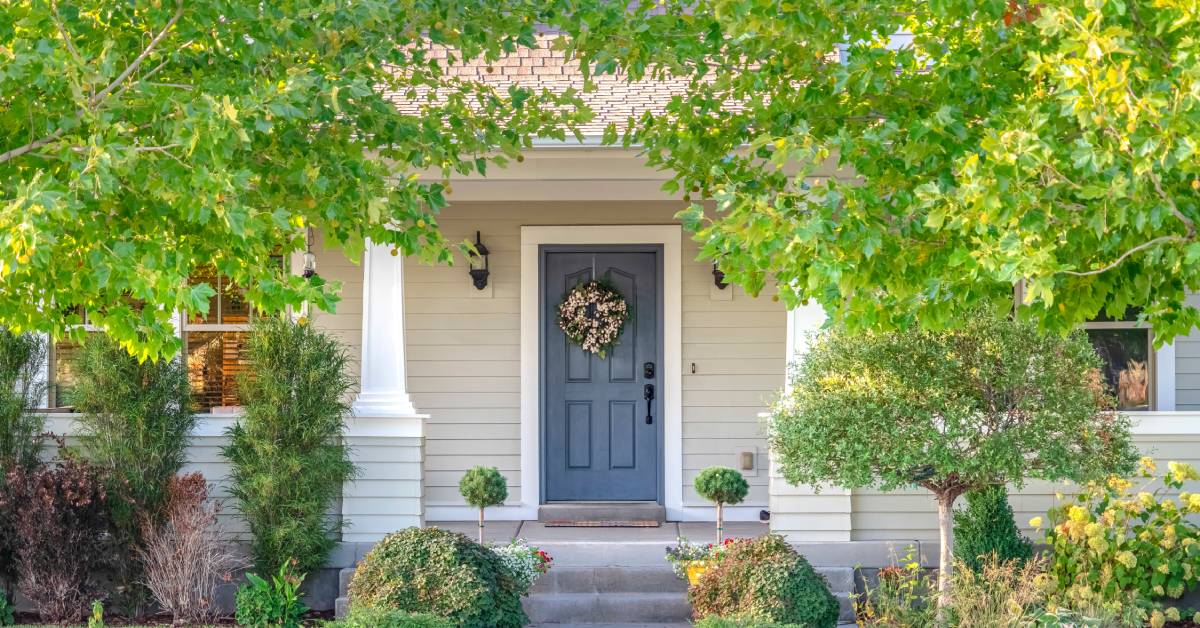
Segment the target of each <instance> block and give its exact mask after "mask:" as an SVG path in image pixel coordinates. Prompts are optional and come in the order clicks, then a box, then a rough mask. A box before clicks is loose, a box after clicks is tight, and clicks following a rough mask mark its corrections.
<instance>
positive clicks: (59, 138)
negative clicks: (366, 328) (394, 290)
mask: <svg viewBox="0 0 1200 628" xmlns="http://www.w3.org/2000/svg"><path fill="white" fill-rule="evenodd" d="M554 9H555V3H543V2H534V1H532V0H511V1H509V0H502V1H498V2H469V1H463V2H457V1H444V0H436V1H435V0H362V1H355V2H330V1H329V0H289V1H286V2H244V1H240V0H188V1H187V2H183V0H150V1H146V2H113V1H111V0H78V1H70V2H67V1H63V2H58V3H56V2H55V0H37V1H34V2H4V3H0V323H3V324H5V325H7V326H9V327H10V328H12V329H13V330H14V331H17V332H20V331H29V330H37V331H45V332H50V333H51V334H53V335H54V336H56V337H58V336H62V335H64V334H66V333H69V332H68V329H69V328H70V326H71V325H73V324H78V323H80V322H82V318H81V317H82V314H81V310H86V312H87V315H88V317H89V321H90V322H91V323H92V324H94V325H97V326H99V327H101V328H103V329H105V330H107V331H108V333H109V334H110V335H112V336H113V337H114V338H116V339H117V340H118V341H120V342H121V344H122V345H123V346H124V347H125V348H126V349H127V350H129V351H131V352H132V353H134V354H135V355H138V356H139V357H141V358H143V359H144V358H146V357H154V356H158V355H160V354H168V355H169V354H171V353H173V352H175V351H176V350H178V342H177V341H176V340H175V338H174V334H173V330H172V326H171V312H172V310H174V309H182V310H189V311H192V312H201V313H203V312H206V311H207V309H208V299H209V296H210V295H212V294H213V288H214V286H212V285H209V284H207V283H202V284H198V285H191V286H189V285H188V281H187V279H188V276H189V275H190V274H191V273H192V271H193V270H195V269H196V268H197V267H198V266H202V265H208V264H212V265H215V267H216V269H217V270H218V271H219V272H220V273H222V274H224V275H225V276H227V277H229V278H230V280H231V281H232V282H234V283H235V284H237V285H240V286H244V287H245V289H246V290H247V297H248V299H249V300H250V302H252V303H253V304H254V305H255V306H257V307H259V308H263V309H266V310H278V309H280V308H282V307H284V306H285V305H288V304H292V305H295V304H299V303H301V302H303V301H305V300H308V301H310V302H313V303H315V304H316V305H318V306H320V307H322V308H326V309H328V308H329V307H331V306H332V305H333V303H334V301H335V300H336V286H334V285H330V284H326V283H325V282H323V281H322V280H321V279H320V278H319V277H312V278H308V279H306V278H303V277H298V276H286V275H284V274H281V273H280V272H279V271H278V270H275V271H272V270H270V269H271V266H272V265H271V264H270V259H271V257H272V256H276V255H281V254H282V255H285V256H286V255H287V254H288V253H291V252H294V251H298V250H302V249H303V247H304V242H305V230H306V229H307V228H308V227H315V228H319V229H320V230H321V231H322V232H323V233H324V234H325V236H326V237H327V238H328V239H330V240H331V241H332V242H334V243H336V244H339V245H341V246H342V247H344V248H345V251H346V254H347V255H348V256H349V257H351V258H352V259H358V257H359V253H360V252H361V250H362V249H363V245H364V239H366V238H370V239H371V240H372V241H375V242H384V243H388V244H391V245H392V246H394V247H395V248H396V249H398V251H399V252H402V253H404V254H412V253H417V254H420V255H421V256H422V257H423V258H424V259H427V260H438V261H446V260H449V259H450V257H451V252H452V250H453V248H454V246H453V245H451V244H448V243H447V242H446V241H445V240H444V239H443V238H442V236H441V235H440V233H439V232H438V229H437V222H436V219H435V216H436V214H437V212H438V210H439V209H440V208H442V207H443V206H444V205H445V203H446V199H445V195H446V193H447V189H446V185H445V184H444V183H440V182H436V181H435V182H422V181H417V180H416V177H415V176H410V174H409V173H411V172H415V171H422V172H424V171H432V172H434V173H441V174H443V175H449V174H450V173H451V172H458V173H468V172H480V173H482V172H484V171H485V169H486V168H487V166H488V165H489V164H499V165H502V164H504V163H505V162H506V161H507V160H509V159H512V158H514V157H516V156H517V155H518V152H519V150H520V149H521V148H523V147H525V146H528V145H529V144H530V138H531V137H535V136H542V137H562V136H563V133H564V129H566V128H570V127H571V126H572V125H573V124H574V123H576V122H578V121H581V120H585V119H586V118H587V116H588V114H587V113H586V111H585V110H583V109H580V108H579V107H578V106H577V105H578V102H577V98H576V97H575V95H574V94H573V93H571V92H566V93H562V94H553V93H549V92H533V91H530V90H525V89H519V88H511V89H508V90H503V89H496V88H494V87H490V86H486V85H483V84H481V83H479V82H477V81H470V80H464V79H462V78H457V77H453V76H448V75H447V74H446V73H444V72H443V69H444V67H445V66H444V62H443V65H439V63H437V62H435V61H434V60H432V59H431V57H430V54H429V46H428V45H427V44H429V43H432V44H435V45H446V46H450V47H451V48H453V49H454V50H455V51H456V52H455V53H453V54H454V57H455V58H460V59H484V60H490V59H496V58H498V57H499V56H500V55H502V54H503V53H506V52H511V51H513V50H515V49H516V48H517V47H518V46H528V45H531V44H533V43H534V32H535V31H534V29H535V25H536V24H538V23H540V22H549V21H551V19H552V18H553V11H554ZM614 10H616V11H617V13H618V14H619V12H620V8H618V9H614ZM434 94H436V95H438V97H437V98H432V97H431V95H434ZM392 97H395V98H405V99H409V100H412V101H416V102H421V103H422V109H421V111H420V112H419V114H418V115H404V114H401V113H400V112H399V111H398V110H397V109H396V107H395V106H394V105H393V102H392V100H390V98H392ZM140 303H147V304H153V306H147V307H144V308H143V307H139V305H138V304H140ZM74 333H78V334H81V333H82V331H81V330H79V331H76V332H74Z"/></svg>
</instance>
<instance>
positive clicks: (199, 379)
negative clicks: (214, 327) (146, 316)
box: [187, 331, 246, 412]
mask: <svg viewBox="0 0 1200 628" xmlns="http://www.w3.org/2000/svg"><path fill="white" fill-rule="evenodd" d="M245 339H246V334H245V332H240V331H192V332H188V333H187V369H188V381H189V382H190V383H191V386H192V396H193V399H194V401H195V403H196V406H197V407H198V408H199V409H200V411H201V412H205V411H208V410H210V409H212V408H215V407H218V406H237V405H241V403H240V402H239V401H238V398H237V378H238V374H239V373H241V372H242V370H243V369H244V368H246V363H245V355H244V349H245Z"/></svg>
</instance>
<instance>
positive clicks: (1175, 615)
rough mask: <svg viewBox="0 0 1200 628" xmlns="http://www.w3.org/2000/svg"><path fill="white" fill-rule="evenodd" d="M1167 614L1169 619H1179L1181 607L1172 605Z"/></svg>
mask: <svg viewBox="0 0 1200 628" xmlns="http://www.w3.org/2000/svg"><path fill="white" fill-rule="evenodd" d="M1166 616H1167V619H1169V620H1171V621H1179V609H1178V608H1175V607H1174V606H1172V607H1171V608H1168V609H1167V612H1166Z"/></svg>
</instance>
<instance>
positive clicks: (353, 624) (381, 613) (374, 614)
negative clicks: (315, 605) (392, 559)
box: [322, 608, 455, 628]
mask: <svg viewBox="0 0 1200 628" xmlns="http://www.w3.org/2000/svg"><path fill="white" fill-rule="evenodd" d="M322 626H324V628H455V626H454V622H451V621H450V620H448V619H445V618H442V617H438V616H437V615H430V614H428V613H405V612H402V611H395V610H390V609H385V608H351V609H350V615H349V616H348V617H346V618H345V619H343V620H341V621H335V622H327V623H325V624H322Z"/></svg>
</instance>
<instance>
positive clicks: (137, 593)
mask: <svg viewBox="0 0 1200 628" xmlns="http://www.w3.org/2000/svg"><path fill="white" fill-rule="evenodd" d="M75 368H76V373H77V378H78V379H77V383H76V385H75V392H74V395H73V397H72V399H73V402H74V405H75V410H76V411H77V412H79V416H78V419H77V420H78V424H79V441H80V450H81V452H82V454H83V456H84V457H85V458H86V459H87V460H89V461H90V462H92V464H94V465H96V466H98V467H100V468H101V469H103V470H104V471H105V473H106V478H107V480H106V481H107V484H108V486H107V489H108V492H109V493H110V494H111V495H113V496H115V497H117V499H112V500H109V504H110V507H111V510H112V519H113V525H114V526H115V529H116V535H117V539H116V540H117V541H118V544H119V551H120V553H121V555H122V556H123V557H124V558H125V559H123V560H119V561H116V565H117V574H116V576H117V581H118V582H117V586H118V589H119V591H118V592H119V593H122V594H124V595H122V596H121V599H120V600H119V601H120V602H122V603H123V604H125V605H126V606H127V607H128V608H127V609H126V610H131V611H136V610H140V606H141V604H142V603H143V602H146V601H148V600H149V592H148V591H146V590H145V589H144V587H142V586H141V584H140V582H141V580H142V570H141V563H140V561H137V560H134V559H133V557H134V556H137V555H138V553H139V552H140V550H142V549H144V548H143V541H144V539H143V529H144V526H146V525H155V524H157V523H158V522H159V521H160V520H161V519H162V517H163V514H164V512H165V507H166V503H167V498H168V490H167V489H168V485H169V483H170V481H171V479H172V478H173V477H175V474H176V473H178V472H179V470H180V468H182V467H183V464H184V462H185V461H186V456H187V446H188V440H189V438H190V435H191V431H192V428H193V427H195V423H196V419H195V416H194V415H193V414H192V402H191V389H190V388H189V386H188V379H187V371H186V370H185V369H184V366H183V364H182V362H181V361H180V360H179V359H178V358H176V359H173V360H166V359H161V360H158V361H157V362H154V361H150V360H146V361H139V360H138V359H137V358H136V357H134V356H132V355H130V354H129V352H128V351H126V350H125V349H123V348H122V347H121V346H120V345H118V344H117V343H116V341H114V340H112V339H111V338H109V337H108V336H106V335H102V334H94V335H92V336H91V337H89V338H88V340H87V342H86V343H84V345H83V349H82V351H81V352H80V354H79V357H78V362H77V363H76V365H75Z"/></svg>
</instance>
